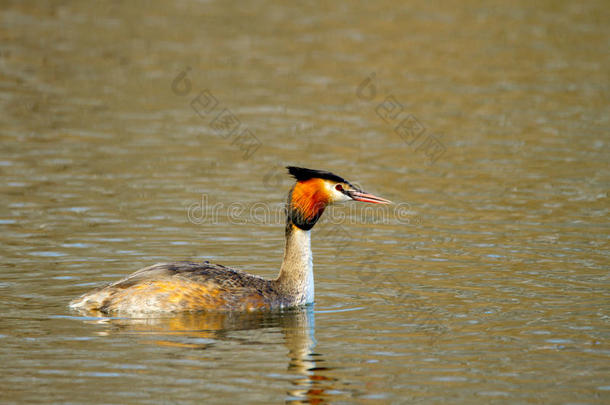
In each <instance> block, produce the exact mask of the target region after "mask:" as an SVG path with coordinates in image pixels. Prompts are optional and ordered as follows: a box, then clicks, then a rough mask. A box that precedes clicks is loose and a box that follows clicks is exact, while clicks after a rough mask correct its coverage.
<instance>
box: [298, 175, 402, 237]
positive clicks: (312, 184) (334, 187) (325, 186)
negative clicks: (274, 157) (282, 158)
mask: <svg viewBox="0 0 610 405" xmlns="http://www.w3.org/2000/svg"><path fill="white" fill-rule="evenodd" d="M287 169H288V173H290V174H291V175H292V176H293V177H294V178H295V179H296V181H297V182H296V184H295V185H294V186H293V187H292V189H291V190H290V194H289V195H288V212H287V214H288V220H289V221H291V222H292V224H294V225H295V226H297V227H298V228H301V229H304V230H309V229H311V228H313V226H314V225H315V224H316V222H317V221H318V219H319V218H320V216H321V215H322V213H323V212H324V209H325V208H326V207H327V206H328V205H330V204H334V203H339V202H345V201H360V202H368V203H373V204H389V203H391V201H389V200H386V199H385V198H381V197H376V196H374V195H372V194H369V193H366V192H365V191H363V190H361V189H360V188H358V187H356V186H354V185H353V184H351V183H350V182H349V181H347V180H345V179H344V178H342V177H340V176H337V175H336V174H333V173H331V172H327V171H324V170H312V169H305V168H303V167H295V166H288V167H287Z"/></svg>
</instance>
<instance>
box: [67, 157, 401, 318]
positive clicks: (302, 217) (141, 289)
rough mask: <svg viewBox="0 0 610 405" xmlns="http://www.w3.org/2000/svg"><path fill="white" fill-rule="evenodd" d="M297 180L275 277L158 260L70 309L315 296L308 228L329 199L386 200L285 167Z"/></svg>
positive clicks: (131, 309) (187, 306) (266, 305)
mask: <svg viewBox="0 0 610 405" xmlns="http://www.w3.org/2000/svg"><path fill="white" fill-rule="evenodd" d="M288 171H289V173H290V174H291V175H292V176H294V178H295V179H296V184H295V185H294V186H293V187H292V188H291V190H290V193H289V195H288V204H287V210H286V214H287V217H286V247H285V250H284V261H283V263H282V267H281V269H280V273H279V276H278V278H277V279H274V280H267V279H264V278H262V277H258V276H255V275H251V274H248V273H245V272H242V271H239V270H233V269H230V268H228V267H225V266H222V265H218V264H212V263H209V262H204V263H191V262H178V263H170V264H156V265H154V266H150V267H146V268H144V269H141V270H138V271H136V272H135V273H133V274H131V275H130V276H128V277H126V278H124V279H122V280H120V281H117V282H115V283H112V284H110V285H108V286H105V287H102V288H99V289H96V290H94V291H91V292H88V293H86V294H84V295H82V296H81V297H79V298H77V299H75V300H74V301H72V302H71V303H70V307H71V308H74V309H78V310H83V311H99V312H102V313H111V312H119V313H138V312H180V311H206V310H207V311H252V310H258V309H263V310H264V309H276V308H288V307H295V306H299V305H304V304H309V303H312V302H313V300H314V282H313V260H312V254H311V246H310V231H311V229H312V228H313V226H314V225H315V224H316V222H317V221H318V219H319V218H320V216H321V215H322V213H323V212H324V209H325V208H326V207H327V206H328V205H330V204H333V203H337V202H344V201H361V202H369V203H379V204H387V203H389V201H388V200H386V199H383V198H380V197H376V196H374V195H372V194H367V193H365V192H364V191H362V190H361V189H360V188H358V187H356V186H354V185H352V184H351V183H349V182H348V181H346V180H344V179H343V178H341V177H339V176H337V175H335V174H333V173H330V172H326V171H320V170H311V169H304V168H300V167H293V166H289V167H288Z"/></svg>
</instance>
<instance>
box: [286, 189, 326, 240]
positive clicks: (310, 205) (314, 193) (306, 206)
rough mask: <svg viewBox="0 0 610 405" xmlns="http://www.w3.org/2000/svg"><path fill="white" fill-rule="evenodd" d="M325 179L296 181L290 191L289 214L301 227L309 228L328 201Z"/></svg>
mask: <svg viewBox="0 0 610 405" xmlns="http://www.w3.org/2000/svg"><path fill="white" fill-rule="evenodd" d="M325 183H326V181H325V180H323V179H316V178H312V179H309V180H304V181H297V183H296V184H295V185H294V187H293V189H292V191H291V193H290V201H289V203H290V207H289V215H290V216H291V219H292V222H293V223H294V224H295V225H296V226H298V227H299V228H302V229H306V230H307V229H311V228H312V227H313V226H314V224H315V223H316V221H317V220H318V218H320V215H322V213H323V212H324V209H325V208H326V205H327V204H328V203H329V201H330V194H329V193H328V190H327V188H326V184H325Z"/></svg>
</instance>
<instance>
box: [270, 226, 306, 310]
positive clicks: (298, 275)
mask: <svg viewBox="0 0 610 405" xmlns="http://www.w3.org/2000/svg"><path fill="white" fill-rule="evenodd" d="M289 226H291V227H292V229H291V230H290V231H289V232H287V237H286V248H285V250H284V261H283V263H282V267H281V269H280V275H279V277H278V278H277V280H276V281H277V283H278V284H279V288H280V290H281V291H282V292H283V293H284V294H286V295H287V296H288V297H290V300H291V301H293V302H291V303H290V304H291V305H302V304H310V303H312V302H313V300H314V282H313V256H312V254H311V232H310V231H304V230H302V229H300V228H298V227H296V226H294V225H292V224H290V225H289Z"/></svg>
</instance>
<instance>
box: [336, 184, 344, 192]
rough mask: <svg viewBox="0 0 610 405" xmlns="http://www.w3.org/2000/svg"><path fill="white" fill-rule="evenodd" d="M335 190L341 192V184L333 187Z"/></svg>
mask: <svg viewBox="0 0 610 405" xmlns="http://www.w3.org/2000/svg"><path fill="white" fill-rule="evenodd" d="M335 190H337V191H341V192H343V186H342V185H341V184H337V185H336V186H335Z"/></svg>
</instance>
